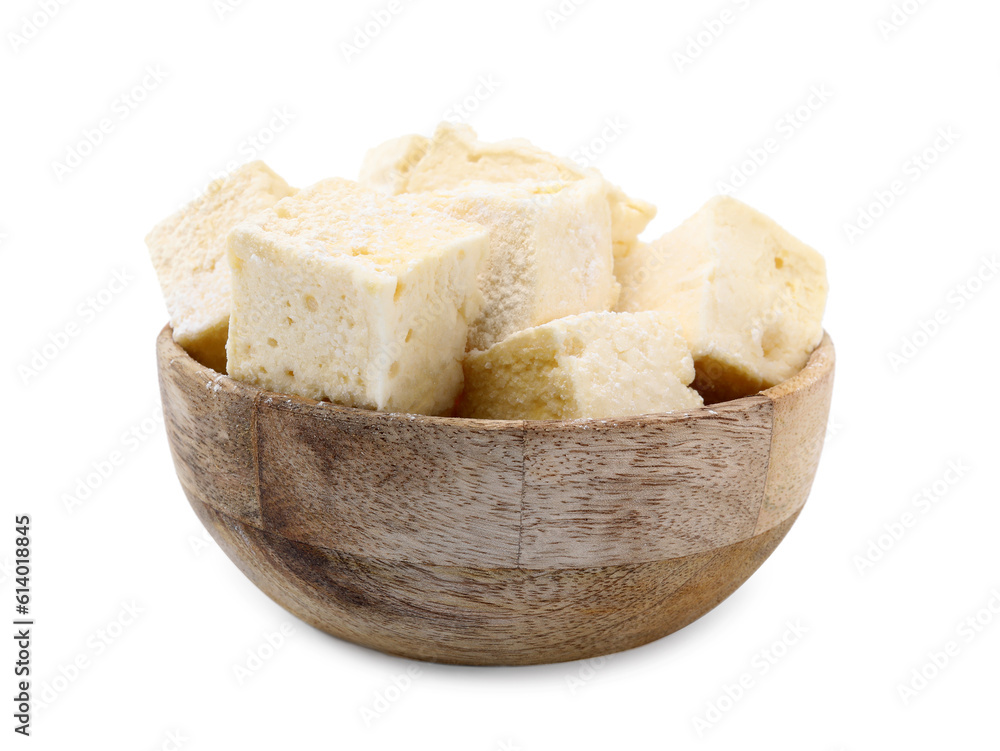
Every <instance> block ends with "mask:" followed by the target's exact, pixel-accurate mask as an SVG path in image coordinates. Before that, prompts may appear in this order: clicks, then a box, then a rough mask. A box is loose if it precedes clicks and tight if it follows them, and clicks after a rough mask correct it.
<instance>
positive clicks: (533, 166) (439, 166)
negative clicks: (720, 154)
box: [360, 123, 656, 258]
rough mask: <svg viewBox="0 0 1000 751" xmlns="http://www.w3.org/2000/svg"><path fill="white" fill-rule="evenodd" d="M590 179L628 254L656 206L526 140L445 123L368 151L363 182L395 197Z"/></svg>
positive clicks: (621, 250) (617, 242)
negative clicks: (487, 136)
mask: <svg viewBox="0 0 1000 751" xmlns="http://www.w3.org/2000/svg"><path fill="white" fill-rule="evenodd" d="M588 178H597V179H599V180H600V181H601V183H602V184H603V186H604V193H605V198H606V200H607V202H608V206H609V208H610V210H611V228H612V241H613V247H614V252H615V257H616V258H617V257H620V256H623V255H626V254H627V253H628V252H629V251H630V250H631V249H632V247H633V246H634V245H635V244H636V243H637V242H638V237H639V234H640V233H641V232H642V231H643V230H644V229H645V228H646V225H647V224H649V222H650V221H651V220H652V219H653V217H654V216H656V207H655V206H653V205H652V204H651V203H647V202H646V201H641V200H638V199H634V198H630V197H629V196H627V195H625V193H624V192H623V191H622V189H621V188H619V187H618V186H616V185H613V184H612V183H610V182H608V181H607V180H605V179H604V178H603V177H601V174H600V173H599V172H598V171H597V170H595V169H582V168H581V167H579V166H578V165H577V164H576V163H574V162H571V161H570V160H568V159H563V158H561V157H558V156H556V155H554V154H550V153H549V152H547V151H544V150H542V149H539V148H538V147H536V146H534V145H532V144H531V142H530V141H527V140H525V139H523V138H512V139H508V140H506V141H497V142H495V143H488V142H485V141H480V140H479V139H478V138H477V136H476V132H475V131H474V130H473V129H472V128H470V127H469V126H468V125H453V124H449V123H442V124H441V125H440V126H438V128H437V131H436V132H435V133H434V137H433V138H431V139H428V138H425V137H424V136H420V135H409V136H402V137H400V138H394V139H392V140H391V141H387V142H386V143H384V144H382V145H381V146H377V147H375V148H374V149H372V150H371V151H369V152H368V154H367V156H366V157H365V161H364V164H363V165H362V167H361V178H360V180H361V183H362V184H363V185H365V186H367V187H371V188H373V189H375V190H380V191H382V192H385V193H388V194H390V195H395V194H398V193H418V192H421V191H429V190H450V189H454V188H457V187H459V186H461V185H462V184H464V183H466V182H468V181H472V180H476V181H483V182H493V183H509V182H521V181H523V180H536V181H542V182H550V181H561V182H569V181H573V180H585V179H588Z"/></svg>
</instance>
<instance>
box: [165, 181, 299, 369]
mask: <svg viewBox="0 0 1000 751" xmlns="http://www.w3.org/2000/svg"><path fill="white" fill-rule="evenodd" d="M293 193H295V190H294V189H293V188H290V187H288V183H286V182H285V181H284V180H282V179H281V178H280V177H278V175H276V174H275V173H274V172H272V171H271V169H270V168H269V167H268V166H267V165H266V164H264V163H263V162H251V163H250V164H246V165H244V166H243V167H240V168H239V169H238V170H236V171H235V172H233V173H232V174H231V175H229V176H228V177H226V178H223V179H220V180H216V181H215V182H214V183H212V184H211V185H210V186H209V187H208V189H207V190H206V191H205V193H204V195H202V196H200V197H199V198H196V199H195V200H194V201H192V202H191V203H189V204H188V205H187V206H185V207H184V208H182V209H181V210H180V211H178V212H177V213H175V214H173V215H172V216H170V217H169V218H167V219H165V220H164V221H162V222H160V224H158V225H157V226H156V227H154V228H153V230H152V232H150V233H149V235H148V236H147V237H146V245H147V246H148V247H149V255H150V257H151V258H152V260H153V266H154V268H155V269H156V275H157V277H158V278H159V280H160V286H161V287H162V288H163V296H164V298H165V299H166V302H167V310H168V311H169V313H170V325H171V327H172V328H173V332H174V339H175V340H176V341H177V343H178V344H180V345H181V346H182V347H184V349H186V350H187V351H188V352H189V353H190V354H191V355H192V356H193V357H194V358H195V359H196V360H198V361H199V362H201V363H202V364H203V365H207V366H208V367H210V368H214V369H215V370H217V371H219V372H220V373H225V372H226V335H227V332H228V330H229V307H230V302H229V299H230V283H229V263H228V262H227V261H226V237H227V236H228V235H229V232H230V230H232V228H233V227H235V226H236V225H237V224H239V223H240V222H242V221H243V220H244V219H246V218H247V217H248V216H251V215H253V214H256V213H257V212H259V211H263V210H264V209H268V208H270V207H271V206H273V205H274V204H276V203H277V202H278V201H280V200H281V199H282V198H285V197H286V196H290V195H292V194H293Z"/></svg>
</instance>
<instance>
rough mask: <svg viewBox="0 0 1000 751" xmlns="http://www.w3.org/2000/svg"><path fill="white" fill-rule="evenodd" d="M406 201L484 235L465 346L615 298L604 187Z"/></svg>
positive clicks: (433, 195)
mask: <svg viewBox="0 0 1000 751" xmlns="http://www.w3.org/2000/svg"><path fill="white" fill-rule="evenodd" d="M405 198H406V199H409V200H412V201H414V202H417V203H420V204H422V205H424V206H428V207H430V208H433V209H436V210H438V211H442V212H445V213H447V214H449V215H451V216H453V217H456V218H458V219H464V220H467V221H470V222H476V223H477V224H481V225H483V226H485V227H487V228H488V229H489V231H490V252H489V259H488V262H487V265H486V268H485V270H484V271H483V273H482V274H481V275H480V279H479V284H480V289H481V290H482V292H483V296H484V304H483V309H482V311H481V312H480V314H479V317H478V318H477V319H476V320H475V321H474V322H473V323H472V326H471V327H470V330H469V341H468V348H469V349H470V350H471V349H487V348H488V347H490V346H492V345H493V344H495V343H497V342H499V341H501V340H503V339H506V338H507V337H508V336H510V335H511V334H513V333H515V332H517V331H520V330H521V329H526V328H530V327H532V326H537V325H539V324H542V323H547V322H548V321H552V320H554V319H556V318H562V317H564V316H568V315H574V314H576V313H586V312H588V311H606V310H610V309H611V307H612V306H613V305H614V303H615V301H617V299H618V283H617V282H616V281H615V276H614V258H613V255H612V250H611V212H610V210H609V207H608V203H607V200H606V198H605V188H604V185H603V182H602V181H601V180H600V179H598V178H595V177H590V178H587V179H585V180H576V181H574V182H569V183H565V182H547V183H539V182H530V181H526V182H521V183H486V182H473V183H467V184H465V185H464V186H463V187H461V188H458V189H455V190H435V191H429V192H425V193H411V194H408V195H407V196H405Z"/></svg>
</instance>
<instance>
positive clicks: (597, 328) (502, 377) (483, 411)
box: [460, 312, 702, 420]
mask: <svg viewBox="0 0 1000 751" xmlns="http://www.w3.org/2000/svg"><path fill="white" fill-rule="evenodd" d="M694 375H695V373H694V362H693V361H692V359H691V352H690V350H688V347H687V344H686V343H685V341H684V338H683V337H682V336H681V334H680V327H679V326H678V324H677V321H676V320H674V319H673V318H672V317H671V316H670V315H669V314H667V313H662V312H649V313H585V314H583V315H578V316H569V317H567V318H560V319H559V320H556V321H551V322H550V323H546V324H544V325H542V326H536V327H535V328H531V329H527V330H525V331H520V332H518V333H516V334H514V335H513V336H511V337H509V338H507V339H505V340H504V341H502V342H500V343H499V344H496V345H494V346H493V347H491V348H490V349H488V350H486V351H485V352H473V353H472V354H470V355H469V357H468V358H467V359H466V362H465V395H464V397H463V400H462V404H461V407H460V414H461V415H462V416H463V417H478V418H486V419H495V420H573V419H578V418H586V417H589V418H594V419H605V418H613V417H625V416H628V415H642V414H653V413H662V412H672V411H676V410H686V409H695V408H697V407H700V406H702V399H701V397H700V396H699V395H698V392H696V391H694V390H693V389H691V388H688V384H690V383H691V381H692V380H694Z"/></svg>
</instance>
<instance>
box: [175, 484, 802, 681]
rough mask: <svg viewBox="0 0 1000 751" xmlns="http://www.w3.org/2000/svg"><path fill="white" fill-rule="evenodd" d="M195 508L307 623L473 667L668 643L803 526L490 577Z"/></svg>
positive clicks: (234, 555) (235, 556)
mask: <svg viewBox="0 0 1000 751" xmlns="http://www.w3.org/2000/svg"><path fill="white" fill-rule="evenodd" d="M191 505H192V506H193V508H194V509H195V511H196V512H197V513H198V516H199V517H200V518H201V520H202V522H203V523H204V524H205V526H206V527H207V528H208V530H209V532H210V533H211V534H212V536H213V537H214V538H215V539H216V540H217V541H218V543H219V545H220V546H221V547H222V549H223V550H224V551H225V552H226V554H227V555H228V556H229V557H230V558H231V559H232V560H233V562H234V563H236V565H237V566H239V567H240V569H241V570H242V571H243V573H244V574H246V576H247V577H249V578H250V580H251V581H253V582H254V584H256V585H257V586H258V587H259V588H260V589H261V590H262V591H263V592H264V593H265V594H266V595H267V596H268V597H270V598H271V599H272V600H274V601H275V602H277V603H278V604H279V605H281V606H282V607H284V608H285V609H287V610H289V611H290V612H292V613H293V614H295V615H296V616H298V617H299V618H301V619H302V620H304V621H306V622H307V623H309V624H311V625H313V626H315V627H316V628H319V629H321V630H323V631H326V632H327V633H330V634H332V635H333V636H336V637H339V638H341V639H346V640H347V641H351V642H354V643H356V644H360V645H362V646H365V647H370V648H372V649H377V650H380V651H382V652H387V653H390V654H395V655H400V656H402V657H409V658H413V659H420V660H430V661H433V662H444V663H454V664H463V665H530V664H538V663H550V662H563V661H567V660H577V659H584V658H588V657H594V656H597V655H601V654H608V653H611V652H619V651H622V650H625V649H631V648H633V647H637V646H640V645H642V644H646V643H648V642H650V641H653V640H655V639H659V638H661V637H663V636H666V635H667V634H669V633H672V632H673V631H676V630H677V629H680V628H683V627H684V626H686V625H687V624H689V623H691V622H692V621H694V620H696V619H697V618H700V617H701V616H702V615H704V614H705V613H707V612H708V611H709V610H711V609H712V608H714V607H715V606H716V605H718V604H719V603H720V602H722V601H723V600H724V599H725V598H726V597H728V596H729V595H730V594H731V593H732V592H733V591H735V590H736V589H737V588H738V587H739V586H740V585H741V584H742V583H743V582H744V581H745V580H746V579H747V578H748V577H749V576H750V575H751V574H752V573H753V572H754V571H755V570H756V569H757V567H758V566H759V565H760V564H761V563H762V562H763V561H764V560H765V559H766V558H767V556H768V555H770V553H771V551H772V550H773V549H774V548H775V547H776V546H777V544H778V543H779V542H780V541H781V538H782V537H784V535H785V533H786V532H787V531H788V528H789V527H791V525H792V523H793V522H794V517H793V518H790V519H787V520H786V521H785V522H784V523H782V524H781V525H778V526H777V527H775V528H773V529H771V530H768V531H767V532H765V533H764V534H762V535H758V536H757V537H753V538H751V539H749V540H744V541H742V542H740V543H736V544H735V545H731V546H726V547H723V548H719V549H717V550H713V551H710V552H707V553H699V554H696V555H693V556H686V557H683V558H678V559H674V560H669V561H656V562H649V563H637V564H630V565H621V566H608V567H599V568H586V569H543V570H531V569H508V568H503V569H490V568H470V567H449V566H427V565H418V564H413V563H399V562H388V561H381V560H372V559H367V558H363V557H361V556H356V555H351V554H348V553H343V552H337V551H332V550H326V549H323V548H318V547H315V546H312V545H308V544H306V543H301V542H296V541H293V540H288V539H287V538H284V537H281V536H280V535H276V534H273V533H270V532H266V531H264V530H261V529H258V528H256V527H254V526H251V525H249V524H245V523H244V522H240V521H238V520H236V519H233V518H231V517H228V516H226V515H225V514H222V513H220V512H218V511H216V510H215V509H213V508H211V507H209V506H206V505H205V504H203V503H200V502H198V501H197V500H193V499H192V502H191Z"/></svg>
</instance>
